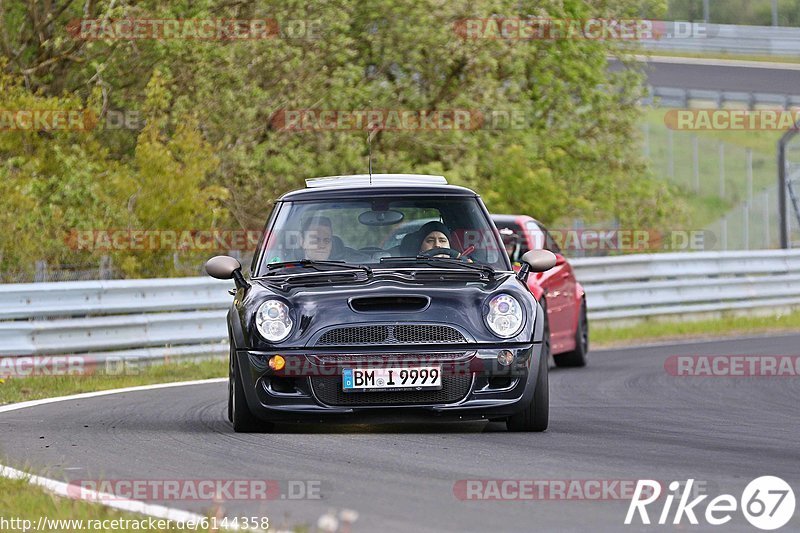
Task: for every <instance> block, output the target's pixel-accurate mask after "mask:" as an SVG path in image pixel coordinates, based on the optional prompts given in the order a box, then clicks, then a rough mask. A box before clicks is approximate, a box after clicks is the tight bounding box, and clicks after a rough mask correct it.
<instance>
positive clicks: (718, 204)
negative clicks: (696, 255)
mask: <svg viewBox="0 0 800 533" xmlns="http://www.w3.org/2000/svg"><path fill="white" fill-rule="evenodd" d="M668 111H670V109H668V108H652V107H648V108H645V109H644V113H643V118H642V132H643V135H642V142H643V143H644V142H646V139H649V166H650V170H651V171H652V173H653V175H654V176H656V177H657V178H659V179H662V180H664V181H666V182H669V183H671V184H673V185H674V186H675V188H676V189H677V190H678V195H679V197H680V198H681V199H682V201H683V204H684V206H685V213H686V216H685V220H684V221H682V222H681V225H682V226H683V227H684V228H690V229H702V228H709V227H710V228H711V229H712V230H713V231H715V232H719V231H721V230H720V229H719V228H718V227H717V225H718V224H717V221H718V220H720V219H721V218H722V217H723V216H726V215H728V214H733V216H732V217H729V224H732V226H730V227H729V235H730V238H731V241H729V242H730V243H731V246H732V247H733V248H736V247H738V246H739V245H741V246H742V247H744V246H743V244H744V243H742V242H737V240H739V239H740V238H741V228H738V226H736V224H737V220H738V219H739V218H741V216H740V214H739V212H738V211H736V210H738V209H741V205H743V202H744V201H745V200H746V199H747V196H748V185H747V155H746V152H747V150H748V149H750V150H752V160H753V174H752V179H753V181H752V191H753V197H754V204H753V207H752V210H751V228H750V231H751V242H750V246H751V247H752V246H759V247H767V248H769V247H772V245H776V244H777V233H776V232H775V231H774V228H773V227H772V223H771V224H770V226H769V229H772V232H771V233H772V234H771V236H770V239H769V240H770V242H769V243H767V242H763V240H764V237H762V236H763V235H764V234H765V232H766V231H768V229H767V228H765V227H764V226H763V222H762V220H763V211H764V208H763V207H762V206H763V191H764V190H767V189H769V190H771V193H770V194H771V197H770V200H769V202H770V204H768V205H767V208H768V209H769V211H770V213H771V214H770V217H771V218H775V217H777V214H776V212H775V209H773V208H772V206H771V204H772V202H773V201H775V191H774V188H775V183H776V181H777V163H776V155H775V154H776V150H777V149H776V146H777V142H778V139H780V137H781V135H782V132H780V131H680V130H669V129H668V128H667V126H666V125H665V124H664V116H665V113H667V112H668ZM645 132H646V134H645ZM670 132H671V137H672V161H673V164H672V172H671V173H670V165H669V160H670V149H669V145H670V140H669V139H670ZM694 137H696V138H697V146H698V150H697V153H698V175H699V180H697V183H696V181H695V177H694V175H695V172H694V161H693V160H694V145H693V143H694V141H693V138H694ZM720 144H723V145H724V149H723V150H724V169H723V171H724V172H723V183H724V195H721V190H720V189H721V187H720V157H719V146H720ZM775 223H777V222H775ZM758 239H761V241H759V240H758Z"/></svg>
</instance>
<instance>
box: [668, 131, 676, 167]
mask: <svg viewBox="0 0 800 533" xmlns="http://www.w3.org/2000/svg"><path fill="white" fill-rule="evenodd" d="M674 149H675V146H674V139H673V134H672V129H667V152H668V157H667V175H668V176H669V177H670V178H674V177H675V152H674Z"/></svg>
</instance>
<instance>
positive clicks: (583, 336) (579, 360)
mask: <svg viewBox="0 0 800 533" xmlns="http://www.w3.org/2000/svg"><path fill="white" fill-rule="evenodd" d="M588 354H589V320H588V318H587V317H586V300H585V299H582V300H581V310H580V315H579V316H578V327H577V328H576V329H575V349H574V350H573V351H571V352H567V353H563V354H561V355H557V356H556V357H555V360H556V366H562V367H568V366H586V360H587V358H588V357H587V356H588Z"/></svg>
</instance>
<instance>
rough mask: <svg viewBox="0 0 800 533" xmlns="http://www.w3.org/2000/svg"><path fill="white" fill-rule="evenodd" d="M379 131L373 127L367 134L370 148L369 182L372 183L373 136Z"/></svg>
mask: <svg viewBox="0 0 800 533" xmlns="http://www.w3.org/2000/svg"><path fill="white" fill-rule="evenodd" d="M377 131H378V128H375V129H372V130H370V131H369V133H368V134H367V147H368V149H369V184H370V185H372V138H373V137H374V136H375V133H376V132H377Z"/></svg>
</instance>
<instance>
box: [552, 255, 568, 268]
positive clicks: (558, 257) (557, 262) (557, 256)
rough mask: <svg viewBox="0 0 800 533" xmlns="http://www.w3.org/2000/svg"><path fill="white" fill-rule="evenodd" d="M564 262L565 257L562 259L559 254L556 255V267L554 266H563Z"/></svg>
mask: <svg viewBox="0 0 800 533" xmlns="http://www.w3.org/2000/svg"><path fill="white" fill-rule="evenodd" d="M566 262H567V258H566V257H564V256H563V255H561V254H556V265H555V266H560V265H563V264H564V263H566Z"/></svg>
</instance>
